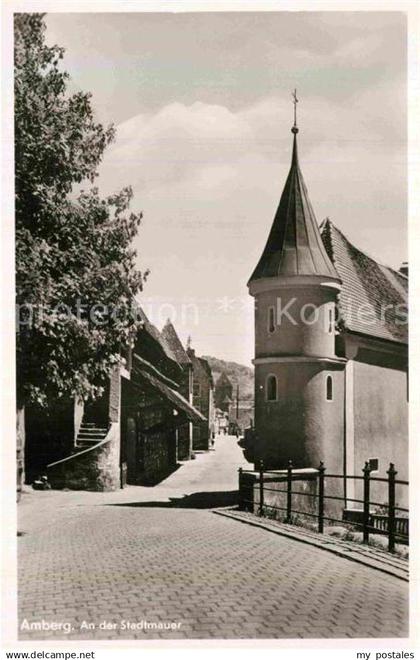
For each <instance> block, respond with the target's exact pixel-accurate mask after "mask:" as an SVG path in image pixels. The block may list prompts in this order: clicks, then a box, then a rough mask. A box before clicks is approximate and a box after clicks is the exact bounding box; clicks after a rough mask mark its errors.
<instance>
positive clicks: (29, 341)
mask: <svg viewBox="0 0 420 660" xmlns="http://www.w3.org/2000/svg"><path fill="white" fill-rule="evenodd" d="M63 54H64V50H63V48H60V47H59V46H52V47H50V46H47V45H46V43H45V22H44V16H43V15H42V14H17V15H15V190H16V295H17V380H18V400H19V402H20V403H24V402H27V401H36V402H38V403H40V404H44V403H45V402H46V401H47V400H48V399H50V398H56V397H62V396H64V395H78V396H80V397H84V398H86V397H87V396H95V395H96V394H98V393H99V392H100V391H101V386H102V385H103V384H104V382H105V379H106V377H107V375H108V374H109V371H110V369H111V367H112V365H113V364H115V363H116V362H117V361H118V360H119V359H120V358H119V355H120V352H121V346H122V345H126V344H127V343H128V342H130V341H131V339H132V338H133V336H134V335H135V333H136V329H137V320H136V317H135V315H133V314H132V313H131V312H130V309H131V306H132V304H133V301H134V299H135V296H136V294H137V293H138V292H139V291H140V290H141V287H142V280H143V277H142V274H141V273H140V272H139V271H137V270H136V265H135V262H136V256H137V255H136V252H135V250H134V249H132V247H131V243H132V240H133V238H134V237H135V236H136V234H137V231H138V225H139V223H140V220H141V214H134V213H130V212H129V211H128V208H129V204H130V199H131V197H132V191H131V189H130V188H125V189H124V190H122V191H121V192H119V193H117V194H115V195H113V196H110V197H107V198H105V199H102V198H101V197H100V195H99V193H98V190H97V188H94V187H92V188H91V189H90V190H88V191H87V192H81V193H79V194H78V196H77V197H75V194H74V192H73V194H72V191H74V187H75V184H80V183H81V182H83V181H87V183H88V184H92V183H93V181H94V179H95V177H96V176H97V167H98V165H99V163H100V161H101V158H102V155H103V153H104V150H105V148H106V147H107V145H109V143H110V142H111V141H112V139H113V138H114V129H113V127H112V126H110V127H108V128H104V127H103V126H102V125H101V124H100V123H97V122H96V121H95V118H94V113H93V110H92V106H91V96H90V94H87V93H77V94H74V95H69V94H68V91H67V81H68V78H69V76H68V74H67V73H66V72H64V71H62V70H61V69H60V64H61V62H60V61H61V60H62V58H63Z"/></svg>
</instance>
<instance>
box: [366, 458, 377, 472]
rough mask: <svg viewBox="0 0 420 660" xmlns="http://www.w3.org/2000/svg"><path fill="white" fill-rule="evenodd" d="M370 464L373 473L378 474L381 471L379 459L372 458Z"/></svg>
mask: <svg viewBox="0 0 420 660" xmlns="http://www.w3.org/2000/svg"><path fill="white" fill-rule="evenodd" d="M368 463H369V467H370V471H371V472H377V471H378V470H379V460H378V459H377V458H370V459H369V461H368Z"/></svg>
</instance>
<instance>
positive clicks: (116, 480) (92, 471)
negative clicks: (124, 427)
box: [47, 423, 120, 491]
mask: <svg viewBox="0 0 420 660" xmlns="http://www.w3.org/2000/svg"><path fill="white" fill-rule="evenodd" d="M119 440H120V432H119V424H118V423H113V424H112V425H111V427H110V429H109V431H108V434H107V436H106V438H105V440H103V441H102V442H101V443H100V444H99V445H96V446H94V447H92V448H89V449H86V450H84V451H82V452H79V453H77V454H72V455H71V456H69V457H67V458H65V459H63V460H61V461H57V462H55V463H52V464H50V465H48V466H47V476H48V480H49V482H50V484H51V486H52V488H57V489H63V488H68V489H70V490H93V491H113V490H117V489H118V488H120V466H119Z"/></svg>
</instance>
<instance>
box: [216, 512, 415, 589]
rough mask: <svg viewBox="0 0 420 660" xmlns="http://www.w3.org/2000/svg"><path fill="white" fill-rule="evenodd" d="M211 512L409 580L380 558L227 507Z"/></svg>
mask: <svg viewBox="0 0 420 660" xmlns="http://www.w3.org/2000/svg"><path fill="white" fill-rule="evenodd" d="M212 513H216V514H217V515H218V516H224V517H226V518H231V519H232V520H237V521H238V522H241V523H245V524H246V525H251V526H252V527H260V528H262V529H265V530H267V531H268V532H272V533H273V534H278V535H279V536H285V537H287V538H289V539H293V540H294V541H300V542H301V543H306V544H307V545H312V546H315V547H317V548H320V549H321V550H326V551H327V552H331V553H332V554H334V555H337V556H338V557H343V558H345V559H349V560H350V561H354V562H356V563H357V564H362V565H364V566H368V567H369V568H373V569H374V570H376V571H381V572H382V573H386V574H387V575H391V576H392V577H395V578H397V579H399V580H403V581H404V582H409V576H408V569H407V572H405V571H404V570H401V569H399V568H398V567H392V566H391V565H389V564H388V565H387V566H384V565H383V564H382V563H381V562H380V560H375V559H373V558H372V559H370V558H369V557H363V556H362V555H354V554H353V553H352V551H351V550H346V549H344V548H340V547H339V546H337V545H335V546H332V545H329V542H328V541H326V540H318V539H316V538H313V537H309V536H307V537H304V536H302V535H301V534H299V533H298V532H292V531H290V530H288V529H283V528H281V527H280V526H279V527H277V526H276V527H275V528H274V527H273V526H271V525H269V524H268V523H265V522H261V521H260V520H250V519H247V518H242V517H241V516H237V515H235V514H234V513H232V511H228V510H227V509H214V510H213V511H212Z"/></svg>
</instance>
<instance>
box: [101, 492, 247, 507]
mask: <svg viewBox="0 0 420 660" xmlns="http://www.w3.org/2000/svg"><path fill="white" fill-rule="evenodd" d="M237 503H238V491H237V490H229V491H214V492H201V493H191V494H190V495H184V496H183V497H170V498H169V502H116V503H113V504H105V505H104V506H129V507H140V508H157V509H165V508H173V509H218V508H219V507H225V506H234V505H235V504H237Z"/></svg>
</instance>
